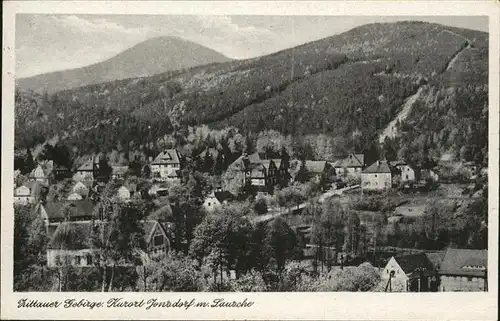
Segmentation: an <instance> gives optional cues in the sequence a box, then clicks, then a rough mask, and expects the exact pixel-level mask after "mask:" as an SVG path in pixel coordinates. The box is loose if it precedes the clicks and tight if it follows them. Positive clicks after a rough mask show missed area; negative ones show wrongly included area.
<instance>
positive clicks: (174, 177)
mask: <svg viewBox="0 0 500 321" xmlns="http://www.w3.org/2000/svg"><path fill="white" fill-rule="evenodd" d="M180 169H181V161H180V155H179V152H178V151H177V150H176V149H166V150H164V151H163V152H161V153H160V154H158V156H156V158H155V159H154V160H153V161H152V162H151V174H152V176H153V178H154V179H156V180H160V181H178V180H179V175H178V171H179V170H180Z"/></svg>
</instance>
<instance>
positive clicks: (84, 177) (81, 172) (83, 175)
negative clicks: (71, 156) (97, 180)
mask: <svg viewBox="0 0 500 321" xmlns="http://www.w3.org/2000/svg"><path fill="white" fill-rule="evenodd" d="M98 167H99V158H98V157H90V158H89V159H88V160H87V161H86V162H85V163H83V164H82V165H81V166H80V167H78V168H77V169H76V172H75V175H73V180H75V181H93V180H94V174H95V172H96V171H97V169H98Z"/></svg>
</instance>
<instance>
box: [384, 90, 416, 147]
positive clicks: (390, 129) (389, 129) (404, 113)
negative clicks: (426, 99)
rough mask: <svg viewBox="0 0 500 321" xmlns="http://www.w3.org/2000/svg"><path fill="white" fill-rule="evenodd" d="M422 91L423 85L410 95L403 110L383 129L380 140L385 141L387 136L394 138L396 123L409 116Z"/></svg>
mask: <svg viewBox="0 0 500 321" xmlns="http://www.w3.org/2000/svg"><path fill="white" fill-rule="evenodd" d="M421 93H422V87H420V88H419V89H418V90H417V92H416V93H415V94H414V95H412V96H410V97H408V98H407V99H406V101H405V103H404V104H403V108H402V109H401V111H400V112H399V113H398V114H397V115H396V117H394V119H393V120H391V122H390V123H389V124H388V125H387V127H386V128H385V129H384V130H383V131H382V133H381V134H380V136H379V142H380V143H383V142H384V140H385V138H386V137H390V138H393V137H395V136H396V134H397V128H396V123H397V122H398V120H399V122H401V121H403V120H404V119H406V117H408V114H409V113H410V110H411V107H412V106H413V104H414V103H415V102H416V101H417V99H418V98H419V97H420V94H421Z"/></svg>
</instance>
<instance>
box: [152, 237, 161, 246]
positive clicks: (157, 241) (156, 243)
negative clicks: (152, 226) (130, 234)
mask: <svg viewBox="0 0 500 321" xmlns="http://www.w3.org/2000/svg"><path fill="white" fill-rule="evenodd" d="M159 245H163V235H155V237H154V238H153V246H159Z"/></svg>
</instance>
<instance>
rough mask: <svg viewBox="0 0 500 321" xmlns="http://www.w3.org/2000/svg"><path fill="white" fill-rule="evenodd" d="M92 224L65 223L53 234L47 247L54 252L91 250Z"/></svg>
mask: <svg viewBox="0 0 500 321" xmlns="http://www.w3.org/2000/svg"><path fill="white" fill-rule="evenodd" d="M91 235H92V223H91V222H84V223H72V222H63V223H61V224H59V226H58V227H57V229H56V230H55V231H54V233H53V234H52V237H51V239H50V241H49V244H48V245H47V248H48V249H53V250H59V249H60V250H83V249H90V248H91V238H90V237H91Z"/></svg>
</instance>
